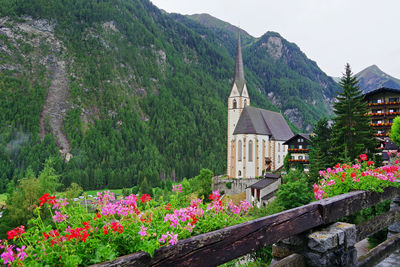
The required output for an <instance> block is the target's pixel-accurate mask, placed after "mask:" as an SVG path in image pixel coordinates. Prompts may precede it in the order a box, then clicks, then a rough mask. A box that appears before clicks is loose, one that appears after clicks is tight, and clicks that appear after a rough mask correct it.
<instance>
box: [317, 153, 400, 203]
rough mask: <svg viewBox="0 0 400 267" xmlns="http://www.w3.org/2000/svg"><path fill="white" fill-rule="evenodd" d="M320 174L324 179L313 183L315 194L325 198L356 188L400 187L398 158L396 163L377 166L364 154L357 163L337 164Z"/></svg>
mask: <svg viewBox="0 0 400 267" xmlns="http://www.w3.org/2000/svg"><path fill="white" fill-rule="evenodd" d="M399 156H400V153H399V154H398V155H397V157H399ZM319 174H320V176H321V177H322V179H321V180H320V181H319V182H318V184H314V185H313V187H314V196H315V198H316V199H323V198H328V197H332V196H336V195H340V194H344V193H348V192H350V191H355V190H370V191H376V192H383V189H384V188H385V187H389V186H395V187H398V186H399V184H398V183H397V182H395V181H396V180H397V179H398V178H399V177H400V167H399V160H396V161H395V162H394V165H391V166H383V167H379V168H375V163H374V162H373V161H370V160H368V159H367V156H366V155H365V154H363V155H360V159H359V161H358V162H357V163H356V164H353V165H350V164H342V165H340V164H336V165H335V167H333V168H328V169H326V170H325V171H320V172H319Z"/></svg>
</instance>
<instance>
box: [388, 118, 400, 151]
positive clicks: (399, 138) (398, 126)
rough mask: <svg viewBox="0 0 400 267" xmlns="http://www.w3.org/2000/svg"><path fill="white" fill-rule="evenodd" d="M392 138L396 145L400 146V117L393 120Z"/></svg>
mask: <svg viewBox="0 0 400 267" xmlns="http://www.w3.org/2000/svg"><path fill="white" fill-rule="evenodd" d="M390 138H391V139H392V141H393V142H394V143H395V144H396V145H398V146H400V116H397V117H396V118H394V120H393V125H392V128H391V129H390Z"/></svg>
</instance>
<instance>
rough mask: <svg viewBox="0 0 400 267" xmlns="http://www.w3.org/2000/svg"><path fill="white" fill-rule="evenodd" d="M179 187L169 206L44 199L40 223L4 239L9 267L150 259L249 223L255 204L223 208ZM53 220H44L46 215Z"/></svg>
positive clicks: (101, 196) (110, 199)
mask: <svg viewBox="0 0 400 267" xmlns="http://www.w3.org/2000/svg"><path fill="white" fill-rule="evenodd" d="M181 190H182V187H181V186H180V185H177V186H174V188H173V191H175V195H173V196H172V200H171V201H170V202H169V203H156V202H155V201H154V200H152V198H151V197H150V195H142V196H140V198H139V197H138V196H136V195H130V196H128V197H125V198H122V199H120V200H117V199H115V196H114V194H113V193H110V192H104V193H98V196H97V198H96V200H95V202H94V203H93V205H92V206H91V207H89V208H87V207H84V206H82V205H80V204H77V203H71V204H70V203H68V200H67V199H60V198H59V199H57V198H56V197H55V196H51V195H49V194H44V195H43V196H42V197H41V198H40V199H39V203H38V207H37V208H36V209H35V211H34V214H35V215H36V218H35V219H32V220H31V221H30V222H29V224H30V225H31V227H29V228H27V230H26V231H25V227H24V226H20V227H17V228H15V229H14V230H11V231H9V232H8V233H7V235H8V240H2V241H1V244H0V248H1V249H2V253H1V259H2V263H4V264H8V265H15V266H17V265H24V266H37V263H38V262H40V264H41V265H50V266H55V265H59V266H77V265H89V264H94V263H99V262H104V261H107V260H110V261H112V260H114V259H115V258H116V257H118V256H121V255H126V254H130V253H134V252H137V251H145V252H148V253H149V254H150V255H152V254H153V253H154V250H156V249H158V248H159V247H161V246H173V245H175V244H176V243H177V241H178V239H184V238H187V237H189V236H191V235H197V234H200V233H204V232H209V231H213V230H216V229H219V228H223V227H226V226H230V225H233V224H237V223H240V222H244V221H246V220H248V218H247V217H246V216H244V215H246V214H247V212H248V211H249V210H250V209H251V205H250V204H249V203H248V202H246V201H242V202H241V203H240V205H239V206H236V205H234V204H233V203H232V202H230V203H223V202H222V201H221V200H220V195H219V193H218V192H214V193H213V194H212V195H210V196H209V200H210V201H211V203H203V200H202V199H198V198H195V197H192V198H190V197H189V196H184V195H183V194H182V193H181ZM46 213H48V214H50V215H48V216H47V217H48V218H47V219H44V218H43V216H44V214H46Z"/></svg>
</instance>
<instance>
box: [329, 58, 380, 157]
mask: <svg viewBox="0 0 400 267" xmlns="http://www.w3.org/2000/svg"><path fill="white" fill-rule="evenodd" d="M358 82H359V81H358V80H357V78H356V77H355V76H353V73H352V72H351V68H350V65H349V64H347V65H346V68H345V73H344V74H343V76H342V79H341V80H340V82H339V84H340V86H341V87H342V89H343V92H342V93H339V94H338V95H337V96H336V100H337V101H336V102H335V103H334V104H333V108H334V113H335V115H336V117H335V118H334V121H335V125H334V127H333V130H332V131H333V134H332V142H331V144H332V147H333V150H334V151H335V155H337V156H338V158H337V159H338V160H340V161H343V162H349V161H352V160H354V159H356V158H357V157H358V155H360V154H363V153H367V154H368V155H370V156H372V154H374V153H375V150H376V146H377V140H376V138H375V136H374V134H373V129H372V127H370V125H369V123H370V122H369V119H368V117H367V116H364V114H365V113H367V103H366V102H364V101H363V94H362V90H361V89H360V88H359V86H358Z"/></svg>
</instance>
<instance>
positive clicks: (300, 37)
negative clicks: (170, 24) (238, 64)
mask: <svg viewBox="0 0 400 267" xmlns="http://www.w3.org/2000/svg"><path fill="white" fill-rule="evenodd" d="M151 1H152V2H153V4H154V5H156V6H157V7H159V8H160V9H164V10H165V11H167V12H170V13H171V12H173V13H180V14H198V13H208V14H210V15H212V16H214V17H217V18H219V19H221V20H224V21H227V22H229V23H231V24H233V25H236V26H240V27H241V28H242V29H244V30H246V31H247V32H248V33H249V34H251V35H253V36H255V37H260V36H261V35H263V34H264V33H265V32H267V31H276V32H278V33H280V34H281V35H282V37H284V38H285V39H287V40H288V41H289V42H294V43H296V44H297V45H298V46H299V47H300V49H301V50H302V51H303V52H304V53H305V54H306V55H307V56H308V57H309V58H310V59H312V60H314V61H316V62H317V63H318V66H319V67H320V68H321V69H322V70H323V71H325V72H326V73H327V74H328V75H330V76H341V74H342V72H343V71H344V65H345V64H346V63H347V62H348V63H350V65H351V66H352V70H353V72H354V73H357V72H359V71H361V70H362V69H364V68H366V67H368V66H370V65H372V64H376V65H377V66H378V67H379V68H380V69H381V70H383V71H384V72H386V73H387V74H389V75H392V76H394V77H396V78H400V1H399V0H151Z"/></svg>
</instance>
